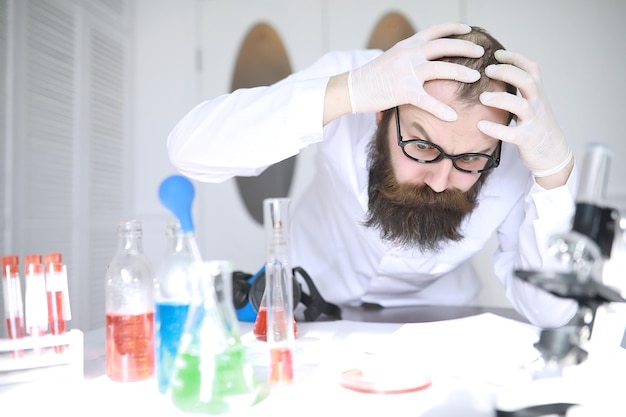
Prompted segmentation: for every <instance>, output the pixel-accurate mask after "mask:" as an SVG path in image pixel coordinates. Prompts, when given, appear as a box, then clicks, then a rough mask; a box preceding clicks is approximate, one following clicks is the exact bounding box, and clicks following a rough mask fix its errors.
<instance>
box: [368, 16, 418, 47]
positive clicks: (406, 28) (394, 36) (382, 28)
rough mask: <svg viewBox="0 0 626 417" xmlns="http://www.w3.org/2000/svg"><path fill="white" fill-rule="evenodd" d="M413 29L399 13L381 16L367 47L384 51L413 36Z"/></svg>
mask: <svg viewBox="0 0 626 417" xmlns="http://www.w3.org/2000/svg"><path fill="white" fill-rule="evenodd" d="M415 33H416V32H415V29H413V26H412V25H411V23H409V21H408V20H407V19H406V17H404V16H403V15H401V14H400V13H396V12H391V13H388V14H386V15H385V16H383V17H382V18H381V19H380V20H379V21H378V24H377V25H376V27H375V28H374V30H373V31H372V36H370V41H369V43H368V45H367V47H368V48H370V49H382V50H383V51H386V50H387V49H389V48H391V47H392V46H393V45H395V44H396V43H397V42H399V41H401V40H402V39H406V38H408V37H409V36H411V35H413V34H415Z"/></svg>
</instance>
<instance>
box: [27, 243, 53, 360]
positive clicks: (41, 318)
mask: <svg viewBox="0 0 626 417" xmlns="http://www.w3.org/2000/svg"><path fill="white" fill-rule="evenodd" d="M24 278H25V279H24V282H25V286H26V289H25V292H24V310H25V315H26V331H27V333H28V334H29V335H31V336H43V335H45V334H46V332H47V331H48V301H47V298H46V280H45V277H44V273H43V260H42V257H41V255H38V254H30V255H26V256H25V257H24ZM36 352H38V353H42V350H41V349H39V350H37V351H36Z"/></svg>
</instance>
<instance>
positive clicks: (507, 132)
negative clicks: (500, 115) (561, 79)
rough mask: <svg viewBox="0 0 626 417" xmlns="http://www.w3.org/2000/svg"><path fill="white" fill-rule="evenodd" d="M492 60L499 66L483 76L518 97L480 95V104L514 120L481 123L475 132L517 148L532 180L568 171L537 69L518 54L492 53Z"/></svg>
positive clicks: (566, 147) (564, 145)
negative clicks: (510, 122)
mask: <svg viewBox="0 0 626 417" xmlns="http://www.w3.org/2000/svg"><path fill="white" fill-rule="evenodd" d="M495 57H496V59H497V60H498V61H499V62H500V64H495V65H490V66H488V67H487V68H486V69H485V73H486V75H487V76H488V77H489V78H492V79H494V80H500V81H504V82H506V83H509V84H511V85H513V86H514V87H516V88H517V89H518V90H519V93H520V94H518V95H512V94H509V93H507V92H484V93H482V94H481V95H480V101H481V102H482V103H483V104H484V105H486V106H490V107H496V108H499V109H502V110H506V111H508V112H511V113H513V114H514V115H515V116H516V119H517V120H516V123H515V124H513V125H510V126H504V125H501V124H497V123H493V122H489V121H486V120H481V121H480V122H478V129H479V130H480V131H481V132H483V133H485V134H486V135H489V136H492V137H494V138H496V139H500V140H502V141H505V142H510V143H513V144H515V145H517V146H518V148H519V152H520V157H521V159H522V161H523V162H524V164H525V165H526V166H527V167H528V169H530V171H531V172H532V174H533V175H534V176H535V177H536V178H542V177H547V176H550V175H554V174H557V173H561V171H563V170H564V169H565V168H568V167H569V169H570V170H571V165H570V162H571V161H572V158H573V154H572V150H571V149H570V147H569V145H568V144H567V141H566V140H565V135H564V134H563V131H562V130H561V128H560V127H559V125H558V123H557V121H556V119H555V117H554V114H553V113H552V109H551V108H550V105H549V104H548V100H547V99H546V97H545V95H544V92H543V89H542V85H541V78H540V76H539V67H538V65H537V64H536V63H535V62H533V61H530V60H529V59H527V58H526V57H524V56H522V55H520V54H518V53H515V52H510V51H505V50H499V51H496V53H495ZM567 176H569V172H568V173H567ZM567 176H566V177H567Z"/></svg>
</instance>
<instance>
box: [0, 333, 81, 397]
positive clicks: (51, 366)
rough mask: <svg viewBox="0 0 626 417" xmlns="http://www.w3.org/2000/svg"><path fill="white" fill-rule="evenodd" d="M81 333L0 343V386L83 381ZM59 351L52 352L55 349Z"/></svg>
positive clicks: (2, 340) (2, 341)
mask: <svg viewBox="0 0 626 417" xmlns="http://www.w3.org/2000/svg"><path fill="white" fill-rule="evenodd" d="M83 339H84V337H83V333H82V332H81V331H80V330H78V329H72V330H70V331H68V332H66V333H63V334H60V335H52V334H47V335H44V336H38V337H33V336H28V337H24V338H20V339H0V386H3V385H10V384H19V383H27V382H41V381H45V380H51V379H53V380H58V379H65V378H68V379H69V380H72V381H78V380H81V381H82V380H83V377H84V353H83V351H84V342H83ZM59 346H61V347H62V351H60V352H57V351H55V347H59Z"/></svg>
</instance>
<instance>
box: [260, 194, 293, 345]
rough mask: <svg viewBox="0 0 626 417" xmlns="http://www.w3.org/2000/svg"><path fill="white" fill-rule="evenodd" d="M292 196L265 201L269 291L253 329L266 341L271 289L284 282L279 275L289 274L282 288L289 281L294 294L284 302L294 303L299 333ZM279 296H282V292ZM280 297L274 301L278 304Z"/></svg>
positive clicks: (263, 299)
mask: <svg viewBox="0 0 626 417" xmlns="http://www.w3.org/2000/svg"><path fill="white" fill-rule="evenodd" d="M290 204H291V199H289V198H266V199H265V200H264V201H263V223H264V224H263V226H264V228H265V245H266V252H267V257H266V263H265V266H264V276H265V277H264V278H265V291H264V292H263V298H261V303H260V304H259V311H258V312H257V316H256V319H255V321H254V326H253V327H252V333H253V334H254V336H255V337H256V338H257V340H261V341H266V340H267V331H268V314H267V310H268V298H269V297H270V294H269V293H270V291H271V290H272V286H273V288H274V289H276V285H277V284H280V281H277V280H276V279H273V278H276V277H289V280H288V283H287V282H283V287H282V289H281V291H284V290H286V288H285V286H284V285H289V291H291V292H290V294H291V295H290V296H289V299H288V300H287V296H286V295H285V297H284V299H282V298H281V303H282V302H284V301H288V302H289V305H290V306H291V309H292V310H291V312H290V313H288V314H289V319H290V320H291V321H293V337H295V336H296V335H297V334H298V325H297V324H296V320H295V318H294V316H293V306H294V297H293V282H292V281H293V271H292V269H291V268H292V265H291V256H290V253H289V250H290V246H289V240H290V237H291V236H290V231H289V226H290V216H289V206H290ZM274 293H275V294H278V297H281V294H279V293H276V291H275V292H274ZM275 304H276V301H274V305H275Z"/></svg>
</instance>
